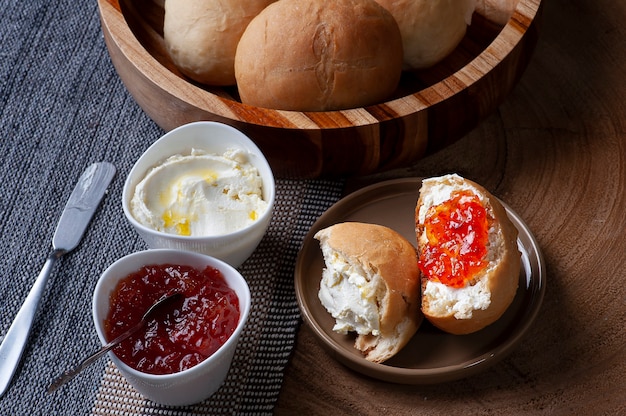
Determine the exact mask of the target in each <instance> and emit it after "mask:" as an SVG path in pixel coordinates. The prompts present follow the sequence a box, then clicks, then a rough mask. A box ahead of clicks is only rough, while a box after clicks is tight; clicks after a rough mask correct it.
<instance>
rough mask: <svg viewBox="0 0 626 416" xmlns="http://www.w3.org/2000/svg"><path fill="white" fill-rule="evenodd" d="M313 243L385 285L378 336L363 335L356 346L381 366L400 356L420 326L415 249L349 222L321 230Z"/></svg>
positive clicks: (380, 230)
mask: <svg viewBox="0 0 626 416" xmlns="http://www.w3.org/2000/svg"><path fill="white" fill-rule="evenodd" d="M315 238H316V239H318V240H319V241H320V244H321V245H322V246H323V245H328V246H329V247H330V248H332V250H334V251H336V252H338V253H339V254H340V255H341V256H343V257H344V258H345V259H347V260H348V261H349V262H351V263H357V264H359V265H360V267H362V268H363V269H364V270H366V272H367V273H368V274H370V276H369V277H368V280H369V279H371V278H372V275H379V276H380V277H382V279H383V280H384V283H385V287H386V290H385V292H384V296H382V297H381V298H380V299H378V303H379V311H380V335H379V336H373V335H359V336H357V339H356V341H355V347H356V348H357V349H359V350H361V351H362V352H363V353H364V355H365V357H366V359H368V360H369V361H372V362H383V361H385V360H387V359H389V358H391V357H392V356H393V355H395V354H396V353H397V352H398V351H400V350H401V349H402V348H403V347H404V346H405V345H406V343H407V342H408V341H409V340H410V339H411V337H412V336H413V335H414V334H415V332H416V331H417V328H418V327H419V325H420V324H421V322H422V318H423V317H422V314H421V312H420V280H419V279H420V277H419V269H418V267H417V253H416V251H415V247H414V246H413V245H412V244H411V243H410V242H409V241H407V240H406V239H405V238H404V237H402V236H401V235H400V234H398V233H397V232H396V231H394V230H392V229H390V228H387V227H384V226H382V225H376V224H366V223H358V222H345V223H339V224H335V225H333V226H330V227H328V228H325V229H323V230H320V231H318V233H317V234H316V235H315Z"/></svg>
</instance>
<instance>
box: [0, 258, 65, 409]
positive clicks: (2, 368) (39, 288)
mask: <svg viewBox="0 0 626 416" xmlns="http://www.w3.org/2000/svg"><path fill="white" fill-rule="evenodd" d="M64 253H65V251H63V250H54V251H52V253H50V255H49V256H48V259H47V260H46V262H45V264H44V265H43V268H42V269H41V272H40V273H39V276H38V277H37V280H35V283H34V284H33V287H32V288H31V289H30V292H28V296H27V297H26V299H25V300H24V303H23V304H22V307H21V308H20V310H19V311H18V312H17V315H15V319H14V320H13V323H12V324H11V326H10V327H9V330H8V331H7V333H6V335H5V336H4V339H3V340H2V344H0V397H2V395H3V394H4V393H5V392H6V390H7V388H8V387H9V384H10V383H11V379H12V378H13V374H15V370H16V369H17V366H18V365H19V363H20V360H21V358H22V353H23V352H24V349H25V347H26V341H27V340H28V335H29V334H30V329H31V327H32V326H33V321H34V320H35V315H36V313H37V309H38V308H39V300H40V299H41V295H42V294H43V291H44V289H45V287H46V282H47V281H48V277H49V276H50V273H51V271H52V266H54V263H55V262H56V260H57V259H58V258H59V257H61V256H62V255H63V254H64Z"/></svg>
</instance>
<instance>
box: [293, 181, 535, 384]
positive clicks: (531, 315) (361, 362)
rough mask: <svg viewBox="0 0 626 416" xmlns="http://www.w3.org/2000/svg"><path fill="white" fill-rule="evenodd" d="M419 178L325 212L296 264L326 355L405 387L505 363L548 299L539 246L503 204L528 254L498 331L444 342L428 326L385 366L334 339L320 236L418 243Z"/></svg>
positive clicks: (349, 342)
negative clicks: (351, 232)
mask: <svg viewBox="0 0 626 416" xmlns="http://www.w3.org/2000/svg"><path fill="white" fill-rule="evenodd" d="M420 185H421V178H406V179H397V180H391V181H386V182H381V183H379V184H376V185H372V186H369V187H367V188H364V189H361V190H359V191H356V192H354V193H352V194H350V195H348V196H347V197H345V198H343V199H342V200H340V201H339V202H337V203H336V204H335V205H333V206H332V207H331V208H330V209H328V211H326V212H325V213H324V214H323V215H322V216H321V217H320V218H319V219H318V220H317V221H316V222H315V224H314V225H313V227H312V228H311V230H310V232H309V233H308V235H307V236H306V238H305V240H304V243H303V245H302V248H301V250H300V253H299V255H298V258H297V261H296V270H295V289H296V297H297V300H298V304H299V306H300V310H301V312H302V316H303V318H304V320H305V322H306V323H307V324H309V325H310V326H311V328H312V329H313V331H314V332H315V334H316V335H317V337H318V338H319V340H320V341H321V342H322V344H323V345H324V347H326V349H327V351H329V352H330V354H331V355H332V356H333V357H335V358H336V359H337V360H339V361H340V362H341V363H343V364H344V365H346V366H347V367H349V368H352V369H353V370H355V371H358V372H360V373H362V374H365V375H368V376H371V377H374V378H376V379H380V380H384V381H390V382H395V383H402V384H430V383H439V382H445V381H451V380H455V379H460V378H464V377H467V376H469V375H472V374H476V373H478V372H480V371H483V370H485V369H486V368H488V367H489V366H491V365H493V364H495V363H497V362H498V361H500V360H501V359H502V358H504V357H505V356H507V355H508V354H509V353H510V352H511V351H512V350H513V349H514V348H515V346H516V345H517V344H518V343H519V342H520V340H521V339H522V337H523V335H524V334H525V332H526V331H527V330H528V328H529V327H530V325H531V324H532V322H533V321H534V319H535V317H536V316H537V313H538V311H539V307H540V305H541V302H542V300H543V296H544V292H545V283H546V282H545V265H544V263H543V258H542V254H541V252H540V250H539V246H538V245H537V242H536V240H535V238H534V237H533V235H532V234H531V232H530V230H529V229H528V227H527V226H526V224H524V222H523V221H522V219H521V218H520V217H519V216H518V215H517V214H516V213H515V212H513V211H512V210H511V209H510V207H508V206H507V205H506V204H503V205H504V207H505V208H506V210H507V213H508V215H509V217H510V218H511V220H512V221H513V224H515V226H516V227H517V229H518V230H519V237H518V246H519V249H520V251H521V252H522V266H521V268H520V274H519V288H518V291H517V295H516V297H515V299H514V300H513V303H512V304H511V306H510V307H509V309H508V310H507V311H506V312H505V314H504V315H503V316H502V318H500V319H499V320H498V321H497V322H496V323H494V324H492V325H490V326H489V327H487V328H485V329H483V330H481V331H479V332H476V333H474V334H470V335H462V336H460V335H450V334H446V333H444V332H442V331H440V330H438V329H436V328H435V327H433V326H432V325H430V324H429V323H428V322H426V321H425V322H424V323H422V325H421V326H420V328H419V330H418V331H417V333H416V334H415V336H414V337H413V339H412V340H411V341H410V342H409V343H408V344H407V345H406V346H405V347H404V348H403V349H402V350H401V351H400V352H399V353H398V354H397V355H396V356H395V357H393V358H391V359H390V360H388V361H387V362H385V363H383V364H374V363H371V362H369V361H367V360H365V359H364V358H363V357H362V356H361V354H360V353H359V352H358V351H357V350H356V349H355V348H354V347H353V343H354V336H353V335H341V334H337V333H335V332H333V330H332V327H333V325H334V319H333V318H332V317H331V316H330V314H328V312H326V309H324V307H323V306H322V304H321V303H320V301H319V299H318V298H317V292H318V290H319V283H320V280H321V276H322V270H323V268H324V259H323V257H322V252H321V250H320V248H319V244H318V241H317V240H315V239H314V238H313V235H314V234H315V232H317V231H318V230H320V229H322V228H325V227H327V226H330V225H332V224H335V223H339V222H344V221H361V222H370V223H376V224H381V225H385V226H387V227H390V228H392V229H394V230H396V231H398V232H399V233H401V234H402V235H404V236H405V238H407V239H408V240H409V241H411V242H413V241H415V231H414V222H413V216H414V210H415V205H416V203H417V197H418V191H419V187H420Z"/></svg>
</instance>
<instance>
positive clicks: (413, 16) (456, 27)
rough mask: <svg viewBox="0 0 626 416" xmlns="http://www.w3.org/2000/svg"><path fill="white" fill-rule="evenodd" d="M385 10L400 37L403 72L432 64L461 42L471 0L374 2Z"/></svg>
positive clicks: (382, 0)
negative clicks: (394, 20) (393, 22)
mask: <svg viewBox="0 0 626 416" xmlns="http://www.w3.org/2000/svg"><path fill="white" fill-rule="evenodd" d="M376 1H377V2H378V3H379V4H380V5H382V6H383V7H384V8H386V9H387V10H389V12H390V13H391V14H392V15H393V17H394V18H395V19H396V21H397V22H398V27H399V28H400V33H401V34H402V46H403V50H404V69H407V70H412V69H421V68H428V67H431V66H433V65H435V64H436V63H437V62H439V61H441V60H442V59H444V58H445V57H446V56H448V55H449V54H450V53H451V52H452V51H453V50H454V49H455V48H456V47H457V45H458V44H459V43H460V42H461V40H462V39H463V36H465V33H466V31H467V25H468V24H469V22H470V20H471V15H472V13H473V11H474V0H376Z"/></svg>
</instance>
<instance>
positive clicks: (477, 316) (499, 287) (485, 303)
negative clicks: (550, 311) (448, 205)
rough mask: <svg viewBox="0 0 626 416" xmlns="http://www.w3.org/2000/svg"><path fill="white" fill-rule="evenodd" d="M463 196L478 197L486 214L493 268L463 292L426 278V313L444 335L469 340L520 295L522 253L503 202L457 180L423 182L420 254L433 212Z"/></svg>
mask: <svg viewBox="0 0 626 416" xmlns="http://www.w3.org/2000/svg"><path fill="white" fill-rule="evenodd" d="M460 191H470V192H471V193H473V194H474V195H476V196H477V197H478V199H479V201H480V203H481V204H482V205H483V206H484V207H485V209H486V212H487V217H488V222H489V231H488V232H489V234H488V247H487V255H486V260H487V262H488V264H487V265H486V266H485V268H484V269H482V270H481V271H480V272H478V273H477V274H476V275H475V276H473V278H472V279H471V281H470V283H468V285H467V286H465V287H462V288H455V287H450V286H447V285H445V284H443V283H441V282H438V281H434V280H430V279H428V278H427V277H426V276H424V275H422V312H423V313H424V316H425V317H426V318H427V319H428V320H429V321H430V322H431V323H433V324H434V325H435V326H437V327H439V328H440V329H442V330H444V331H447V332H450V333H455V334H466V333H470V332H475V331H478V330H480V329H482V328H484V327H485V326H487V325H489V324H491V323H493V322H495V321H496V320H497V319H498V318H499V317H500V316H501V315H502V314H503V313H504V311H505V310H506V309H507V308H508V306H509V305H510V303H511V302H512V300H513V298H514V296H515V293H516V291H517V286H518V280H519V270H520V261H521V260H520V258H521V256H520V253H519V250H518V248H517V229H516V228H515V226H514V225H513V224H512V222H511V221H510V219H509V218H508V216H507V214H506V211H505V209H504V208H503V207H502V205H501V204H500V202H499V201H498V200H497V199H496V198H495V197H494V196H492V195H491V194H490V193H489V192H487V191H486V190H485V189H484V188H483V187H481V186H480V185H478V184H476V183H474V182H472V181H469V180H467V179H464V178H462V177H461V176H459V175H456V174H452V175H445V176H441V177H436V178H429V179H425V180H424V181H423V182H422V187H421V189H420V197H419V200H418V204H417V206H416V215H415V220H416V232H417V239H418V251H420V250H421V249H422V248H423V247H424V246H425V245H426V244H427V241H428V240H427V238H426V233H425V229H424V222H425V220H426V216H427V213H428V210H429V208H430V207H432V206H437V205H439V204H441V203H443V202H445V201H447V200H449V199H451V198H452V197H453V195H454V194H455V193H457V192H460Z"/></svg>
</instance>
